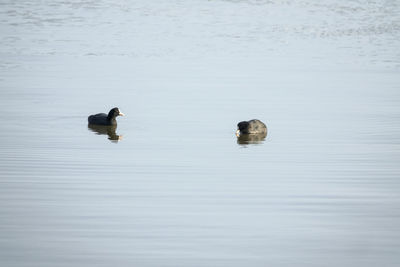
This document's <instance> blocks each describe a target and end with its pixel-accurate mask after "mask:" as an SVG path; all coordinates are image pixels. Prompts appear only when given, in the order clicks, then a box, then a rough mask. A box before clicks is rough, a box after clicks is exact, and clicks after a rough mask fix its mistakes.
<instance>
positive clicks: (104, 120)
mask: <svg viewBox="0 0 400 267" xmlns="http://www.w3.org/2000/svg"><path fill="white" fill-rule="evenodd" d="M124 115H125V114H124V113H122V112H121V111H120V110H119V108H113V109H111V110H110V112H108V115H107V114H105V113H98V114H95V115H90V116H89V117H88V122H89V124H94V125H106V126H108V125H117V120H116V119H115V118H116V117H117V116H124Z"/></svg>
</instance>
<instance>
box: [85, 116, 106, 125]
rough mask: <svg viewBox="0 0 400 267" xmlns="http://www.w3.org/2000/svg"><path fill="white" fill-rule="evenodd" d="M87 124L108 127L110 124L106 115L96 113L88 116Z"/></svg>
mask: <svg viewBox="0 0 400 267" xmlns="http://www.w3.org/2000/svg"><path fill="white" fill-rule="evenodd" d="M88 122H89V124H97V125H110V122H109V120H108V118H107V114H105V113H98V114H95V115H90V116H89V117H88Z"/></svg>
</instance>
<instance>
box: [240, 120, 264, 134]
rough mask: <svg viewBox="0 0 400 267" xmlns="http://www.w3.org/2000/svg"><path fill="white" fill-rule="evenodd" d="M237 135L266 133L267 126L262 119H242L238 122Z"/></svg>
mask: <svg viewBox="0 0 400 267" xmlns="http://www.w3.org/2000/svg"><path fill="white" fill-rule="evenodd" d="M237 126H238V130H237V131H236V135H238V136H239V135H240V134H266V133H267V126H265V124H264V123H263V122H262V121H260V120H249V121H241V122H239V123H238V125H237Z"/></svg>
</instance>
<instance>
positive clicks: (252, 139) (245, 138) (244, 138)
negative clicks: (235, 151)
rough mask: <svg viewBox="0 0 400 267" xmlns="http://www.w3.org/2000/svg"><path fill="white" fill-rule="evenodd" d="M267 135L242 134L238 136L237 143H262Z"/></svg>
mask: <svg viewBox="0 0 400 267" xmlns="http://www.w3.org/2000/svg"><path fill="white" fill-rule="evenodd" d="M265 137H267V133H262V134H240V135H239V136H238V137H237V143H238V144H239V145H249V144H262V143H263V141H264V140H265Z"/></svg>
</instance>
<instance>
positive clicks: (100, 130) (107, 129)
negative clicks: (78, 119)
mask: <svg viewBox="0 0 400 267" xmlns="http://www.w3.org/2000/svg"><path fill="white" fill-rule="evenodd" d="M88 128H89V129H90V130H91V131H93V132H95V133H96V134H99V135H100V134H104V135H108V139H109V140H111V142H118V141H119V140H121V139H122V135H118V134H116V132H115V131H116V130H117V126H116V125H113V126H103V125H93V124H89V125H88Z"/></svg>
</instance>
